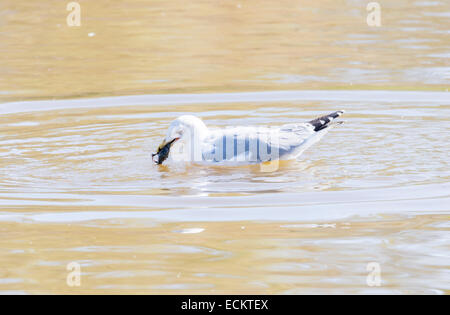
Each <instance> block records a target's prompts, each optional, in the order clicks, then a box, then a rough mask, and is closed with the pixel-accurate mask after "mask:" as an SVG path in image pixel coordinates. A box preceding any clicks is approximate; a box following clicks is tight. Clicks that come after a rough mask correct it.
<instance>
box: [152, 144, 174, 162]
mask: <svg viewBox="0 0 450 315" xmlns="http://www.w3.org/2000/svg"><path fill="white" fill-rule="evenodd" d="M177 140H178V139H173V140H172V141H170V142H168V143H166V144H163V145H161V146H159V148H158V152H156V153H153V154H152V159H153V162H155V163H156V164H158V165H160V164H163V162H164V161H165V160H167V158H168V157H169V153H170V148H171V147H172V145H173V144H174V143H175V141H177ZM155 157H157V158H156V159H155Z"/></svg>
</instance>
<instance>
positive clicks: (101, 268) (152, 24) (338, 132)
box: [0, 0, 450, 294]
mask: <svg viewBox="0 0 450 315" xmlns="http://www.w3.org/2000/svg"><path fill="white" fill-rule="evenodd" d="M79 2H80V4H81V6H82V12H83V13H82V26H81V27H79V28H69V27H67V26H66V24H65V21H66V16H67V14H68V12H67V11H66V10H65V5H66V4H65V3H64V2H61V1H52V0H47V1H39V2H36V3H31V2H30V1H12V0H2V2H1V3H0V52H1V56H2V58H0V161H1V162H0V236H1V237H0V293H25V294H34V293H51V294H53V293H84V294H87V293H167V294H178V293H199V294H200V293H201V294H210V293H223V294H232V293H241V294H256V293H267V294H298V293H356V294H362V293H374V294H379V293H394V294H400V293H406V294H411V293H420V294H423V293H427V294H448V293H449V290H450V269H449V262H450V208H449V204H450V203H449V201H450V196H449V191H450V184H449V182H450V181H449V179H450V167H449V159H448V157H449V155H450V149H449V146H448V140H449V138H448V135H449V131H450V127H449V126H450V97H449V94H448V87H449V85H450V84H449V83H450V76H449V73H450V71H449V48H450V46H449V41H448V34H449V30H450V24H449V20H448V13H449V12H450V6H449V3H448V2H446V1H412V0H411V1H409V0H399V1H394V2H392V3H391V2H389V3H387V2H382V3H381V5H382V14H383V15H382V27H380V28H371V27H368V26H367V24H366V14H367V12H366V9H365V8H366V5H367V3H366V2H365V1H356V0H354V1H328V0H322V1H301V2H299V1H291V0H283V1H274V2H272V3H270V2H264V4H261V1H256V0H254V1H253V0H249V1H245V2H240V1H219V2H218V1H213V2H211V1H203V0H199V1H193V2H185V1H183V2H182V1H178V0H176V1H151V2H149V1H141V0H130V1H126V2H123V3H121V2H118V1H106V0H105V1H104V0H101V1H79ZM340 109H345V110H346V111H347V113H346V114H345V116H344V117H343V119H344V120H346V123H345V124H343V125H341V126H339V127H338V128H336V129H334V130H332V132H331V133H329V135H328V136H327V137H325V138H324V139H323V140H322V141H321V142H320V143H318V144H317V145H315V146H314V147H313V148H311V149H310V150H308V151H307V152H305V154H304V155H303V156H302V157H301V158H300V159H299V160H297V161H290V162H283V163H281V165H280V167H279V169H277V170H276V171H274V172H270V173H267V172H262V171H261V169H260V167H259V166H241V167H207V166H199V165H185V164H178V163H173V162H170V163H167V164H166V165H164V166H155V165H153V163H152V161H151V153H152V152H153V151H154V150H155V149H156V147H157V146H158V145H159V143H160V141H161V140H162V137H163V135H164V134H165V131H166V129H167V127H168V125H169V124H170V122H171V121H172V120H173V119H174V118H176V117H177V116H179V115H183V114H195V115H198V116H199V117H201V118H202V119H204V121H205V122H206V123H207V124H208V125H210V126H212V127H225V126H234V125H249V126H259V125H270V126H279V125H282V124H285V123H291V122H303V121H307V120H310V119H312V118H315V117H317V116H318V115H320V114H326V113H330V112H332V111H335V110H340ZM71 262H76V263H79V264H80V265H81V271H82V277H81V286H80V287H70V286H68V285H67V282H66V278H67V275H68V273H69V272H68V271H67V265H68V264H69V263H71ZM373 262H375V263H377V264H379V266H380V268H381V286H380V287H371V286H369V285H368V284H367V282H366V280H367V276H368V274H369V272H368V271H367V266H368V264H369V263H373Z"/></svg>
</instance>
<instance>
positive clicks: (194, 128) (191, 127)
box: [152, 115, 208, 164]
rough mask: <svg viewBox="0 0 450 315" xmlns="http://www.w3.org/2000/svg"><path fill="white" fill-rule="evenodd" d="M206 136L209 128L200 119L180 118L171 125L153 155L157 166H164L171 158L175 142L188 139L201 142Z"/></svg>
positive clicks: (190, 116)
mask: <svg viewBox="0 0 450 315" xmlns="http://www.w3.org/2000/svg"><path fill="white" fill-rule="evenodd" d="M206 134H208V127H206V125H205V123H204V122H203V121H202V120H201V119H200V118H198V117H195V116H192V115H184V116H181V117H178V118H177V119H175V120H174V121H173V122H172V123H171V124H170V126H169V129H168V130H167V134H166V137H165V138H164V140H163V142H162V143H161V144H160V146H159V147H158V151H157V152H156V153H155V154H152V158H153V161H154V162H155V163H156V164H162V163H163V162H164V161H165V160H166V159H167V158H168V157H169V153H170V148H171V147H172V145H173V144H174V143H175V142H177V141H179V140H182V139H184V138H186V137H191V138H192V137H196V138H198V140H200V139H201V138H203V137H205V136H206Z"/></svg>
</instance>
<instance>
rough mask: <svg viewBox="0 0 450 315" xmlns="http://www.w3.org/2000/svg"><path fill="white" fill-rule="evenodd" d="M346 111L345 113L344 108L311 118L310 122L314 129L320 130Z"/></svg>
mask: <svg viewBox="0 0 450 315" xmlns="http://www.w3.org/2000/svg"><path fill="white" fill-rule="evenodd" d="M344 113H345V111H344V110H338V111H336V112H333V113H331V114H329V115H325V116H322V117H319V118H316V119H314V120H311V121H310V122H309V123H310V124H311V125H312V126H313V127H314V131H320V130H322V129H325V128H327V127H328V126H329V125H330V123H331V122H332V121H333V120H334V119H336V118H338V117H339V116H342V114H344Z"/></svg>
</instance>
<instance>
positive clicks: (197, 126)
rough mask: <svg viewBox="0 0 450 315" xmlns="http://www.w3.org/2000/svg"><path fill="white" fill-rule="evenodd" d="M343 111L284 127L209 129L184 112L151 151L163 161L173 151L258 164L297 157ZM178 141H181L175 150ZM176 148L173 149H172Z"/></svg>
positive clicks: (186, 157)
mask: <svg viewBox="0 0 450 315" xmlns="http://www.w3.org/2000/svg"><path fill="white" fill-rule="evenodd" d="M343 113H344V111H343V110H340V111H336V112H333V113H331V114H329V115H325V116H321V117H319V118H317V119H314V120H311V121H309V122H304V123H294V124H287V125H284V126H281V127H244V126H241V127H231V128H224V129H210V128H208V127H207V126H206V125H205V123H204V122H203V121H202V120H201V119H200V118H198V117H196V116H192V115H184V116H181V117H179V118H177V119H175V120H174V121H173V122H172V123H171V124H170V127H169V129H168V131H167V134H166V136H165V138H164V140H163V142H162V143H161V145H160V146H159V147H158V150H157V152H156V153H154V154H152V160H153V162H154V163H155V164H158V165H159V164H162V163H164V161H165V160H166V159H167V158H168V157H169V154H171V153H172V154H171V157H172V159H174V160H176V161H180V160H181V161H190V162H199V163H213V164H228V163H240V164H256V163H264V162H270V161H275V160H291V159H297V158H298V157H299V156H300V155H301V154H302V153H303V152H304V151H305V150H306V149H307V148H309V147H310V146H311V145H313V144H314V143H316V142H317V141H319V140H320V139H321V138H322V137H323V136H324V135H325V134H326V133H328V131H329V130H330V129H332V128H333V127H334V126H336V125H338V124H341V123H342V121H340V122H336V123H334V122H333V121H334V120H335V119H336V118H338V117H339V116H341V115H342V114H343ZM175 144H181V145H179V146H178V148H177V149H175V147H176V146H175ZM172 148H173V149H172Z"/></svg>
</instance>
